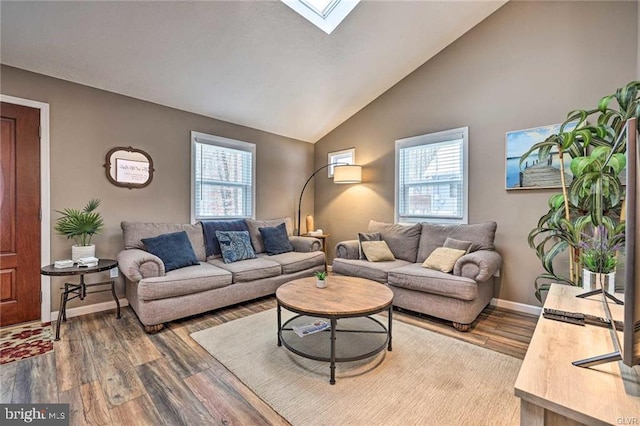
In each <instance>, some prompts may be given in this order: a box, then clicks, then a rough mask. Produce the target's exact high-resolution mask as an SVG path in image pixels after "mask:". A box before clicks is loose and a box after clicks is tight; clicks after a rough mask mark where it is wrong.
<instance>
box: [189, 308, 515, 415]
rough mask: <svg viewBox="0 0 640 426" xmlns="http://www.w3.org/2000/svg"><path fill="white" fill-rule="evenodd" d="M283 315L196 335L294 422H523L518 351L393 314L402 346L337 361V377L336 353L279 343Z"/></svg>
mask: <svg viewBox="0 0 640 426" xmlns="http://www.w3.org/2000/svg"><path fill="white" fill-rule="evenodd" d="M285 314H288V312H287V311H284V310H283V318H284V317H285ZM380 320H381V322H382V323H383V324H386V319H380ZM276 324H277V317H276V310H275V309H272V310H269V311H265V312H262V313H259V314H255V315H251V316H249V317H245V318H241V319H238V320H234V321H231V322H228V323H225V324H222V325H219V326H216V327H212V328H209V329H207V330H202V331H198V332H196V333H193V334H192V335H191V337H193V338H194V339H195V340H196V341H197V342H198V343H199V344H200V345H202V346H203V347H204V348H205V349H206V350H207V351H208V352H209V353H211V355H213V356H214V357H215V358H216V359H218V360H219V361H220V362H221V363H222V364H224V365H225V367H227V368H228V369H229V370H230V371H231V372H232V373H233V374H235V375H236V376H237V377H238V378H239V379H240V380H241V381H242V382H243V383H245V384H246V385H247V386H248V387H249V388H250V389H251V390H253V391H254V392H255V393H256V394H257V395H258V396H260V398H262V399H263V400H264V401H266V402H267V403H268V404H269V405H270V406H271V407H272V408H273V409H274V410H275V411H277V412H278V413H279V414H280V415H282V416H283V417H284V418H286V419H287V420H288V421H289V422H291V423H292V424H294V425H418V424H419V425H516V424H518V423H519V413H520V409H519V400H518V399H517V398H516V397H515V396H514V391H513V385H514V383H515V380H516V376H517V374H518V370H519V369H520V364H521V361H520V360H519V359H516V358H513V357H510V356H507V355H503V354H500V353H497V352H493V351H490V350H488V349H484V348H481V347H478V346H474V345H471V344H468V343H465V342H461V341H459V340H456V339H453V338H450V337H446V336H442V335H439V334H436V333H433V332H430V331H427V330H423V329H421V328H418V327H415V326H411V325H408V324H404V323H402V322H399V321H394V322H393V351H392V352H383V353H381V354H379V355H378V356H376V357H375V358H374V359H371V360H368V361H358V362H350V363H339V364H337V368H336V384H335V385H330V384H329V363H326V362H319V361H312V360H308V359H305V358H302V357H299V356H297V355H295V354H292V353H291V352H289V351H288V350H287V349H285V348H284V347H277V346H276V328H277V325H276ZM338 338H339V336H338ZM339 344H340V341H338V345H339Z"/></svg>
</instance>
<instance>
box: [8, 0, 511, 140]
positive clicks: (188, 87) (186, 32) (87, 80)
mask: <svg viewBox="0 0 640 426" xmlns="http://www.w3.org/2000/svg"><path fill="white" fill-rule="evenodd" d="M505 2H506V1H505V0H500V1H466V2H465V1H367V0H364V1H361V2H360V4H358V6H356V8H355V9H354V10H353V11H352V12H351V13H350V14H349V15H348V16H347V17H346V19H345V20H344V21H343V22H342V24H340V26H338V28H337V29H336V30H335V31H333V33H332V34H330V35H327V34H325V33H324V32H322V31H321V30H319V29H318V28H316V27H314V26H313V25H311V24H310V23H309V22H308V21H307V20H305V19H304V18H302V17H301V16H299V15H297V14H296V13H295V12H294V11H293V10H292V9H290V8H289V7H287V6H286V5H284V4H283V3H281V2H279V1H206V2H184V1H182V2H173V1H168V2H165V1H158V2H144V1H140V2H125V1H122V2H120V1H113V2H57V1H44V2H26V1H25V2H7V1H3V2H1V3H0V16H1V27H0V31H1V32H0V36H1V38H0V43H1V44H0V61H1V62H2V63H3V64H6V65H10V66H14V67H18V68H22V69H26V70H29V71H34V72H37V73H41V74H45V75H49V76H53V77H57V78H61V79H64V80H69V81H73V82H77V83H80V84H84V85H87V86H91V87H96V88H99V89H104V90H108V91H111V92H115V93H120V94H123V95H127V96H131V97H134V98H138V99H143V100H146V101H150V102H154V103H158V104H161V105H166V106H170V107H174V108H178V109H181V110H185V111H190V112H194V113H197V114H202V115H205V116H209V117H214V118H217V119H220V120H225V121H228V122H232V123H236V124H241V125H245V126H249V127H253V128H256V129H260V130H264V131H267V132H272V133H276V134H279V135H283V136H288V137H291V138H295V139H300V140H303V141H306V142H316V141H317V140H319V139H320V138H322V137H323V136H324V135H326V134H327V133H329V132H330V131H331V130H333V129H334V128H336V127H337V126H338V125H340V124H341V123H342V122H344V121H345V120H347V119H348V118H349V117H351V116H352V115H353V114H355V113H356V112H357V111H358V110H360V109H361V108H363V107H364V106H366V105H367V104H368V103H369V102H371V101H372V100H374V99H375V98H377V97H378V96H380V95H381V94H382V93H384V92H385V91H386V90H388V89H389V88H390V87H392V86H393V85H394V84H396V83H397V82H398V81H400V80H402V79H403V78H404V77H405V76H407V75H408V74H409V73H411V72H412V71H414V70H415V69H416V68H418V67H419V66H420V65H422V64H423V63H425V62H426V61H428V60H429V59H430V58H431V57H433V56H434V55H435V54H437V53H438V52H439V51H441V50H442V49H444V48H445V47H446V46H447V45H449V44H450V43H452V42H453V41H454V40H456V39H457V38H458V37H460V36H461V35H462V34H464V33H465V32H467V31H468V30H469V29H471V28H473V27H474V26H475V25H476V24H478V23H479V22H481V21H482V20H483V19H485V18H486V17H487V16H489V15H490V14H491V13H493V12H494V11H495V10H497V9H498V8H499V7H500V6H502V5H503V4H504V3H505Z"/></svg>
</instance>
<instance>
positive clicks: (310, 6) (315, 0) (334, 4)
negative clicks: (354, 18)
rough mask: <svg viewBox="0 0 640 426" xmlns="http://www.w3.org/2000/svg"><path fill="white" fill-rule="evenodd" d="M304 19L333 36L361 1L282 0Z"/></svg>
mask: <svg viewBox="0 0 640 426" xmlns="http://www.w3.org/2000/svg"><path fill="white" fill-rule="evenodd" d="M282 2H283V3H284V4H286V5H287V6H289V7H290V8H291V9H293V10H294V11H296V12H297V13H298V14H299V15H301V16H302V17H303V18H305V19H306V20H308V21H309V22H311V23H312V24H313V25H315V26H316V27H318V28H320V29H321V30H322V31H324V32H325V33H327V34H331V32H332V31H333V30H335V29H336V27H337V26H338V25H340V23H341V22H342V21H343V20H344V18H346V17H347V15H348V14H349V13H350V12H351V11H352V10H353V9H354V8H355V7H356V5H357V4H358V3H359V2H360V0H282Z"/></svg>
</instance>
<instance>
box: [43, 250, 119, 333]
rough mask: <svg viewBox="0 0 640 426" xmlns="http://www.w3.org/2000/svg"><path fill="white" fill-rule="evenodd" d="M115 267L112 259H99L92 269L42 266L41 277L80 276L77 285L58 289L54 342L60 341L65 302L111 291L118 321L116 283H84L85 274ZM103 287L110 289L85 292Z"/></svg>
mask: <svg viewBox="0 0 640 426" xmlns="http://www.w3.org/2000/svg"><path fill="white" fill-rule="evenodd" d="M117 266H118V262H117V261H115V260H113V259H100V260H99V261H98V264H97V265H96V266H92V267H83V266H77V265H73V266H71V267H69V268H54V266H53V264H51V265H47V266H43V267H42V269H40V273H41V274H42V275H49V276H52V277H66V276H72V275H80V283H79V284H76V283H64V289H62V288H61V289H60V290H64V291H63V292H62V293H61V294H60V310H59V312H58V323H57V324H56V338H55V340H60V322H62V321H66V320H67V302H68V301H69V300H73V299H76V298H80V300H84V298H85V297H86V296H87V294H92V293H102V292H105V291H111V294H112V295H113V300H115V301H116V306H117V311H116V318H118V319H120V301H119V300H118V297H117V296H116V288H115V283H116V282H115V281H114V280H111V281H102V282H99V283H92V284H87V283H85V282H84V276H85V274H94V273H96V272H102V271H108V270H109V269H112V268H115V267H117ZM103 285H110V286H111V289H106V290H94V291H87V287H94V286H103ZM69 295H73V296H72V297H69Z"/></svg>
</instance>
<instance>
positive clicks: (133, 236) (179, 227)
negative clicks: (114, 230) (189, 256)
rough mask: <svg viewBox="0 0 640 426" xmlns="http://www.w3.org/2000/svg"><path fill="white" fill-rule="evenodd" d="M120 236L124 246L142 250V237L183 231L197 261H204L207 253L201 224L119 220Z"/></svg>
mask: <svg viewBox="0 0 640 426" xmlns="http://www.w3.org/2000/svg"><path fill="white" fill-rule="evenodd" d="M120 227H121V228H122V236H123V237H124V248H126V249H130V248H138V249H142V250H144V243H143V242H142V239H143V238H151V237H157V236H158V235H162V234H169V233H171V232H178V231H185V232H186V233H187V236H188V237H189V241H191V247H193V252H194V253H195V254H196V257H197V258H198V260H199V261H201V262H204V261H205V260H206V259H207V254H206V252H205V249H204V236H203V234H202V225H201V224H200V223H196V224H195V225H190V224H181V223H143V222H128V221H122V222H120Z"/></svg>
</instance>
